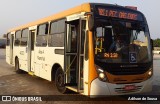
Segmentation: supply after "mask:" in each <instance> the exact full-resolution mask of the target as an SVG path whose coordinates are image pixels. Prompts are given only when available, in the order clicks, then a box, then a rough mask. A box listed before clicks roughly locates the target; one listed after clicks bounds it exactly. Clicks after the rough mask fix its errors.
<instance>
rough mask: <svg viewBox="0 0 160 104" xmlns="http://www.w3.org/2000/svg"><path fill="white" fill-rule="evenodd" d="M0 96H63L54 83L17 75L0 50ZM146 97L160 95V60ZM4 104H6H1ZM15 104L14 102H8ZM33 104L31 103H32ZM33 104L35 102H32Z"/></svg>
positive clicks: (157, 62) (120, 103) (156, 62)
mask: <svg viewBox="0 0 160 104" xmlns="http://www.w3.org/2000/svg"><path fill="white" fill-rule="evenodd" d="M0 95H62V94H61V93H59V92H58V91H57V90H56V88H55V86H54V83H53V82H52V83H51V82H49V81H47V80H44V79H41V78H39V77H35V76H30V75H28V74H16V73H15V72H14V68H13V67H12V66H9V65H8V64H7V63H6V62H5V50H4V49H0ZM71 95H77V94H76V93H73V92H71V94H69V95H67V96H66V97H71ZM145 95H160V60H154V81H153V91H152V92H150V93H146V94H145ZM1 103H4V102H0V104H1ZM8 103H9V104H13V102H8ZM14 103H17V104H20V103H23V104H24V103H25V104H26V103H27V102H14ZM30 103H31V102H30ZM32 103H33V104H34V103H35V102H32ZM41 103H47V104H50V103H55V104H63V103H65V104H70V103H73V104H74V103H75V102H74V101H55V102H41ZM76 103H78V104H84V101H76ZM85 103H91V104H93V103H100V104H101V103H105V104H106V103H118V104H128V103H132V104H139V103H142V102H135V101H134V102H131V101H85ZM148 103H153V104H155V103H158V102H148ZM159 103H160V102H159Z"/></svg>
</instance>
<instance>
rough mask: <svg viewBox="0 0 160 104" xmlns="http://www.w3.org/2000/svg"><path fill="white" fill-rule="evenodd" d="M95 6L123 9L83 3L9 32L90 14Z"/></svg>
mask: <svg viewBox="0 0 160 104" xmlns="http://www.w3.org/2000/svg"><path fill="white" fill-rule="evenodd" d="M95 5H105V6H113V7H120V8H125V7H124V6H120V5H115V4H106V3H84V4H81V5H79V6H76V7H73V8H71V9H68V10H65V11H63V12H60V13H57V14H54V15H51V16H48V17H45V18H42V19H40V20H37V21H33V22H30V23H28V24H25V25H22V26H19V27H16V28H13V29H10V30H9V32H13V31H17V30H20V29H24V28H27V27H31V26H35V25H38V24H42V23H45V22H47V21H52V20H56V19H61V18H64V17H66V16H69V15H72V14H75V13H80V12H91V11H92V10H91V8H92V7H94V6H95ZM125 9H129V8H125ZM133 11H136V10H133ZM137 12H139V11H137Z"/></svg>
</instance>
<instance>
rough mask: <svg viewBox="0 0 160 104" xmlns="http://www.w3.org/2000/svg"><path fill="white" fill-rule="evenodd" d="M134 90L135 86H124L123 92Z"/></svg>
mask: <svg viewBox="0 0 160 104" xmlns="http://www.w3.org/2000/svg"><path fill="white" fill-rule="evenodd" d="M135 89H136V86H135V85H126V86H125V87H124V90H135Z"/></svg>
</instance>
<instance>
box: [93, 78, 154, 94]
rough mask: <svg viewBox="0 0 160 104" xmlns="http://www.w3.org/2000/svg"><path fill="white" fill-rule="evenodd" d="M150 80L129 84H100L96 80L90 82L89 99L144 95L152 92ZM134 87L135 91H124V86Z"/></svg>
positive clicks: (100, 82)
mask: <svg viewBox="0 0 160 104" xmlns="http://www.w3.org/2000/svg"><path fill="white" fill-rule="evenodd" d="M152 79H153V76H152V77H151V78H149V79H148V80H146V81H143V82H140V83H131V84H112V83H107V82H102V81H100V80H99V79H98V78H96V79H95V80H93V81H92V83H91V88H90V97H98V96H105V95H127V94H134V93H144V92H150V91H152ZM131 85H134V86H135V87H136V89H131V90H126V89H124V88H125V86H131Z"/></svg>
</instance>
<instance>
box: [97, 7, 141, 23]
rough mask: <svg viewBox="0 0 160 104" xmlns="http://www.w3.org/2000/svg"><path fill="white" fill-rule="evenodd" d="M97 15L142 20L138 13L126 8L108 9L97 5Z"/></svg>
mask: <svg viewBox="0 0 160 104" xmlns="http://www.w3.org/2000/svg"><path fill="white" fill-rule="evenodd" d="M97 9H98V15H100V16H107V17H115V18H121V19H129V20H140V21H141V20H142V16H141V15H140V14H139V13H135V12H130V11H128V10H121V9H110V8H109V9H108V8H102V7H98V8H97Z"/></svg>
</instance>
